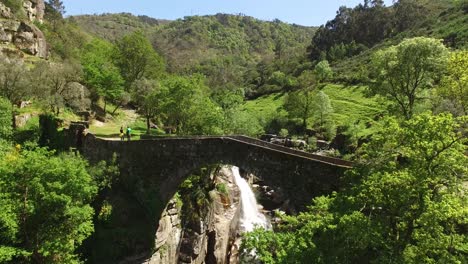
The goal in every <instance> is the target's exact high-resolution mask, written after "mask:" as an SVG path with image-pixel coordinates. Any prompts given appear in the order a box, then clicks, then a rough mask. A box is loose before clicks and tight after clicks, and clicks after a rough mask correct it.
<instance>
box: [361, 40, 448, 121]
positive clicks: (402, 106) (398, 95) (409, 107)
mask: <svg viewBox="0 0 468 264" xmlns="http://www.w3.org/2000/svg"><path fill="white" fill-rule="evenodd" d="M447 55H448V50H447V48H446V47H445V46H444V45H443V44H442V43H441V41H440V40H436V39H432V38H425V37H417V38H412V39H406V40H404V41H402V42H401V43H400V44H398V45H396V46H392V47H390V48H387V49H385V50H380V51H378V52H376V53H375V55H374V57H373V64H374V74H375V76H376V80H377V82H376V83H375V84H374V85H372V86H371V87H370V88H371V91H372V92H374V93H375V94H381V95H384V96H387V97H388V98H389V99H391V100H392V101H393V102H394V103H395V104H396V106H397V107H398V108H399V111H400V113H401V114H402V115H403V116H404V117H405V118H406V119H409V118H411V116H412V115H413V113H414V107H415V104H416V103H417V101H418V100H421V99H422V91H423V90H424V89H428V88H431V87H432V86H433V82H434V79H437V78H439V77H440V76H441V73H442V71H443V69H444V68H445V62H446V58H447Z"/></svg>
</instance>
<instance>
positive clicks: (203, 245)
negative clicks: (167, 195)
mask: <svg viewBox="0 0 468 264" xmlns="http://www.w3.org/2000/svg"><path fill="white" fill-rule="evenodd" d="M216 181H217V182H218V184H224V185H225V186H227V189H228V193H226V194H220V193H219V192H217V191H214V190H213V191H211V192H210V197H211V200H212V203H211V205H210V208H209V210H207V213H206V215H205V216H203V217H202V218H201V219H200V220H199V221H197V223H196V224H194V223H191V224H190V226H182V225H181V219H182V217H183V216H182V215H181V210H180V208H178V206H177V203H176V200H175V199H172V200H171V201H170V202H169V204H168V205H167V207H166V209H165V210H164V212H163V215H162V217H161V219H160V220H159V228H158V231H157V233H156V242H155V252H154V254H153V256H152V257H151V258H150V259H149V260H147V261H146V262H144V263H145V264H175V263H192V264H203V263H206V264H227V263H229V257H230V256H229V251H230V248H231V244H232V237H233V236H235V234H236V233H237V229H236V228H237V225H238V216H239V199H238V197H239V189H238V188H237V186H236V185H235V183H234V181H233V178H232V175H231V172H230V170H229V169H228V167H225V168H223V169H221V170H220V171H219V173H218V175H217V177H216ZM231 263H232V262H231Z"/></svg>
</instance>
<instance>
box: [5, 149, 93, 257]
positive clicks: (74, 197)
mask: <svg viewBox="0 0 468 264" xmlns="http://www.w3.org/2000/svg"><path fill="white" fill-rule="evenodd" d="M86 167H87V164H86V162H85V161H84V160H82V159H79V158H76V157H73V156H69V155H66V154H63V155H59V156H56V155H54V154H53V153H52V152H49V151H47V150H45V149H41V148H35V149H20V148H10V149H7V150H6V152H3V153H2V155H1V157H0V196H1V197H0V230H1V231H0V261H1V262H11V261H12V262H16V263H80V262H79V257H78V256H77V254H76V253H75V250H76V248H77V247H78V246H79V245H80V244H81V243H82V242H83V240H84V239H85V238H87V237H88V236H89V235H90V234H91V233H92V232H93V223H92V216H93V214H94V210H93V209H92V208H91V206H90V205H89V203H90V202H91V201H92V199H93V198H94V195H95V194H96V191H97V187H96V184H95V182H94V180H93V178H92V177H91V176H90V175H89V174H88V172H87V171H86Z"/></svg>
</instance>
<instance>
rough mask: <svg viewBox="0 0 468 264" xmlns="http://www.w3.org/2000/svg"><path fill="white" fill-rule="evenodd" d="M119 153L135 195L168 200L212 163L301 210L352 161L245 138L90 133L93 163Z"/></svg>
mask: <svg viewBox="0 0 468 264" xmlns="http://www.w3.org/2000/svg"><path fill="white" fill-rule="evenodd" d="M114 153H116V154H117V155H118V160H119V167H120V171H121V179H123V180H124V181H125V182H126V183H127V184H128V185H129V188H131V189H132V191H135V192H139V191H141V192H143V193H145V192H154V193H157V196H158V197H157V198H158V199H160V200H161V202H163V203H164V202H168V201H169V200H170V199H171V198H172V196H173V194H174V193H175V192H176V190H177V188H178V187H179V185H180V183H182V182H183V180H184V179H185V178H186V177H187V176H188V175H189V174H190V173H192V172H193V171H195V170H197V169H199V168H201V167H203V166H206V165H213V164H229V165H235V166H238V167H240V168H242V169H244V170H246V171H247V172H249V173H252V174H254V175H256V176H257V177H259V178H261V179H262V180H263V181H264V182H265V184H266V185H269V186H272V187H274V188H281V190H282V191H283V192H284V193H285V195H286V197H288V199H290V202H291V204H294V205H297V206H298V208H299V209H300V208H303V207H304V206H305V205H307V204H308V203H309V202H310V201H311V199H312V198H313V197H315V196H318V195H322V194H328V193H331V192H332V191H334V190H337V189H338V188H339V186H340V178H341V176H342V175H343V173H344V171H345V170H347V169H349V168H351V166H352V164H351V163H350V162H348V161H344V160H340V159H334V158H328V157H322V156H318V155H313V154H310V153H305V152H302V151H296V150H292V149H289V148H285V147H281V146H278V145H274V144H270V143H267V142H263V141H260V140H256V139H252V138H248V137H243V136H230V137H164V138H158V139H151V140H137V141H130V142H128V141H112V140H104V139H100V138H96V137H95V136H94V135H92V134H88V135H87V136H86V137H85V140H84V146H83V154H84V155H85V157H87V158H88V159H90V160H91V161H93V160H94V161H99V160H110V158H111V157H112V155H113V154H114Z"/></svg>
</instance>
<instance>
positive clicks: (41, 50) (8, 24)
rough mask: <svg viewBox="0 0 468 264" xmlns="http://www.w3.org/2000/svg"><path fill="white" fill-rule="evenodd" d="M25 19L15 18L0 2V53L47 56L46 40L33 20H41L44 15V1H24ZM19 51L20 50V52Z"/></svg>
mask: <svg viewBox="0 0 468 264" xmlns="http://www.w3.org/2000/svg"><path fill="white" fill-rule="evenodd" d="M23 3H24V8H25V13H26V15H27V17H28V20H26V21H20V20H17V19H16V18H15V17H14V15H13V14H12V12H11V10H10V9H9V8H8V7H6V6H5V5H4V4H3V3H0V53H6V54H12V53H16V54H17V55H18V56H22V54H21V52H24V53H25V54H29V55H32V56H37V57H40V58H47V57H48V47H47V42H46V39H45V37H44V34H43V33H42V31H41V30H40V29H39V28H38V27H36V26H35V25H34V24H33V22H36V21H38V22H40V23H41V22H42V20H43V17H44V1H43V0H29V1H24V2H23ZM20 51H21V52H20Z"/></svg>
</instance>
